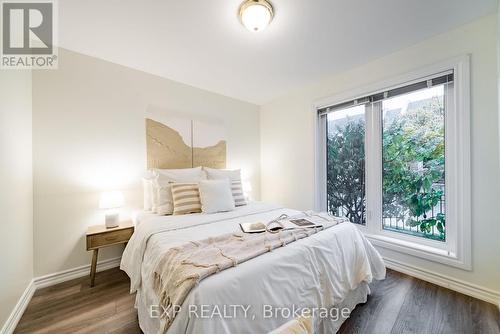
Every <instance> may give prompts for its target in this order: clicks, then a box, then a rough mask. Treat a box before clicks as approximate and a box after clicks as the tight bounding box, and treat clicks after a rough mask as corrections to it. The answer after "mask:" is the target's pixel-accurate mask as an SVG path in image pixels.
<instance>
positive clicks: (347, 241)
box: [121, 202, 385, 333]
mask: <svg viewBox="0 0 500 334" xmlns="http://www.w3.org/2000/svg"><path fill="white" fill-rule="evenodd" d="M282 213H286V214H288V215H290V216H292V215H296V214H300V212H298V211H295V210H291V209H285V208H281V207H278V206H273V205H269V204H264V203H258V202H254V203H251V204H249V205H247V206H244V207H239V208H237V209H236V210H235V211H231V212H227V213H217V214H211V215H207V214H192V215H183V216H168V217H166V216H154V215H143V216H142V217H141V219H140V224H138V226H137V227H136V230H135V233H134V235H133V236H132V238H131V239H130V241H129V243H128V245H127V247H126V248H125V251H124V253H123V257H122V262H121V269H122V270H124V271H125V272H126V273H127V274H128V275H129V276H130V280H131V292H134V291H138V294H137V301H136V306H138V307H139V308H141V307H142V308H143V309H142V310H139V315H140V319H139V320H140V324H141V328H142V329H143V330H144V331H145V332H153V331H155V330H156V328H157V327H156V326H155V323H157V322H159V321H158V319H155V318H154V317H156V316H158V314H159V312H161V309H159V308H158V307H157V305H154V304H156V303H155V301H156V300H157V298H156V296H155V293H154V291H153V289H152V280H153V278H152V277H153V276H152V273H153V270H154V268H155V266H156V265H157V263H158V261H159V260H160V258H161V256H160V255H161V254H163V253H164V252H165V251H166V250H168V249H169V248H171V247H174V246H177V245H180V244H183V243H186V242H189V241H192V240H199V239H205V238H207V237H209V236H215V235H219V234H223V233H229V232H234V231H240V227H239V223H242V222H257V221H262V222H266V221H270V220H271V219H274V218H276V217H278V216H279V215H281V214H282ZM384 277H385V266H384V263H383V261H382V258H381V256H380V255H379V254H378V252H377V251H376V250H375V249H374V248H373V246H372V245H371V244H370V243H369V242H368V241H367V240H366V239H365V238H364V236H363V235H362V234H361V232H359V230H358V229H357V228H356V226H354V225H353V224H351V223H342V224H339V225H337V226H334V227H332V228H329V229H326V230H324V231H321V232H319V233H317V234H314V235H312V236H310V237H308V238H305V239H301V240H298V241H296V242H293V243H291V244H289V245H287V246H285V247H282V248H278V249H275V250H273V251H272V252H270V253H266V254H264V255H261V256H259V257H257V258H254V259H252V260H250V261H247V262H244V263H242V264H239V265H238V266H237V267H234V268H230V269H227V270H224V271H222V272H219V273H217V274H215V275H212V276H210V277H208V278H207V279H205V280H203V281H201V282H200V284H199V285H198V286H197V287H196V288H195V289H193V290H192V291H191V293H190V294H189V295H188V297H187V298H186V300H185V301H184V304H183V306H182V309H181V310H180V313H179V314H178V315H177V317H176V319H175V321H174V322H173V324H172V326H170V328H169V330H168V332H169V333H267V332H269V331H271V330H273V329H275V328H278V327H279V326H280V325H282V324H283V323H285V322H287V321H289V320H291V319H292V318H293V317H294V314H293V313H292V314H288V311H292V312H293V311H294V310H297V309H300V308H310V309H311V308H317V307H325V308H331V307H332V306H336V305H339V304H341V303H342V302H343V301H344V299H345V298H346V296H347V295H348V294H349V293H350V292H351V291H353V290H355V289H356V288H357V287H358V286H359V285H360V284H362V283H369V282H371V281H372V279H373V278H375V279H383V278H384ZM144 308H146V309H144ZM287 310H288V311H287ZM146 313H147V314H149V313H151V314H152V315H153V318H151V319H144V314H146ZM141 314H142V317H141ZM295 315H296V314H295ZM141 318H142V319H141ZM141 320H142V321H141ZM149 320H151V321H149ZM145 322H148V323H145ZM329 322H332V321H331V319H329V318H323V317H319V316H318V317H316V318H315V319H314V327H315V329H316V332H319V333H321V332H324V333H327V332H330V328H333V327H332V326H330V324H329ZM153 328H154V330H153Z"/></svg>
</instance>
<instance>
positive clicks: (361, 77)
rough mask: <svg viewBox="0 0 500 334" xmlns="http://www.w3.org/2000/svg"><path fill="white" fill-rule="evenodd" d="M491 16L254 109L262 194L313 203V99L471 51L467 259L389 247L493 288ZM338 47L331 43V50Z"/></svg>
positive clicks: (497, 194)
mask: <svg viewBox="0 0 500 334" xmlns="http://www.w3.org/2000/svg"><path fill="white" fill-rule="evenodd" d="M496 33H497V16H496V15H491V16H488V17H485V18H482V19H479V20H476V21H474V22H471V23H469V24H467V25H464V26H462V27H460V28H458V29H456V30H453V31H449V32H447V33H445V34H441V35H439V36H436V37H434V38H432V39H429V40H426V41H424V42H422V43H419V44H417V45H414V46H412V47H409V48H406V49H404V50H400V51H398V52H396V53H393V54H390V55H388V56H386V57H383V58H380V59H378V60H375V61H372V62H370V63H367V64H365V65H363V66H360V67H357V68H355V69H352V70H349V71H347V72H344V73H342V74H340V75H336V76H334V77H330V78H325V80H323V81H321V82H318V83H315V84H312V85H309V86H307V87H303V88H302V89H300V90H297V91H295V92H293V93H291V94H289V95H287V96H284V97H282V98H279V99H277V100H275V101H273V102H272V103H269V104H267V105H265V106H263V107H262V108H261V145H262V146H261V154H262V157H261V162H262V169H261V174H262V199H263V200H265V201H276V202H280V203H283V204H285V205H287V206H289V207H294V208H297V209H310V208H313V206H314V191H315V190H314V149H315V148H314V139H315V138H314V122H315V119H316V115H315V113H314V111H313V110H312V106H313V103H314V102H315V101H317V100H318V99H321V98H324V97H328V96H333V95H335V94H338V93H341V92H344V91H349V90H351V89H354V88H358V87H362V86H365V85H369V84H373V83H376V82H378V81H382V80H384V79H387V78H391V77H395V76H398V75H401V74H404V73H407V72H411V71H412V70H416V69H419V68H422V67H425V66H426V65H429V64H433V63H436V62H439V61H441V60H445V59H447V58H452V57H454V56H458V55H463V54H466V53H470V54H471V55H472V66H471V71H472V82H471V86H472V93H471V94H472V95H471V98H472V106H471V108H472V109H471V114H472V119H471V124H472V125H471V126H472V129H471V135H472V139H471V151H472V216H473V220H472V229H473V231H472V244H473V249H472V252H473V254H472V256H473V270H472V271H470V272H468V271H463V270H459V269H455V268H451V267H447V266H443V265H440V264H437V263H434V262H430V261H426V260H424V259H420V258H414V257H411V256H405V255H402V254H398V253H395V252H389V251H385V250H382V251H383V254H384V255H386V256H388V257H390V258H392V259H395V260H399V261H401V262H404V263H408V264H410V265H414V266H418V267H421V268H424V269H427V270H430V271H434V272H436V273H440V274H443V275H449V276H452V277H455V278H457V279H460V280H464V281H467V282H469V283H474V284H477V285H479V286H481V287H485V288H489V289H492V290H494V291H498V292H500V262H499V261H498V254H500V242H499V237H500V219H499V213H498V203H499V202H498V200H499V198H500V180H499V175H500V168H499V143H498V129H499V119H498V100H497V76H496V73H497V58H496V53H497V50H496ZM341 50H342V48H341V46H339V52H342V51H341Z"/></svg>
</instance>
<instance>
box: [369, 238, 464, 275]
mask: <svg viewBox="0 0 500 334" xmlns="http://www.w3.org/2000/svg"><path fill="white" fill-rule="evenodd" d="M362 232H363V234H364V235H365V237H366V238H368V240H370V241H371V243H372V244H373V245H374V246H378V247H382V248H385V249H389V250H392V251H395V252H398V253H402V254H408V255H412V256H416V257H419V258H422V259H425V260H428V261H433V262H438V263H442V264H445V265H448V266H452V267H457V268H460V269H463V270H472V267H471V265H470V263H467V262H465V261H464V259H462V258H460V257H459V256H457V254H455V253H452V252H449V251H447V250H444V249H440V248H436V247H432V246H428V245H421V244H418V243H416V242H411V241H407V240H401V239H398V238H394V237H389V236H385V235H378V234H370V233H367V232H366V231H362Z"/></svg>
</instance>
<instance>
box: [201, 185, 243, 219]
mask: <svg viewBox="0 0 500 334" xmlns="http://www.w3.org/2000/svg"><path fill="white" fill-rule="evenodd" d="M198 185H199V190H200V201H201V211H202V212H203V213H215V212H224V211H232V210H234V208H235V206H234V198H233V194H232V192H231V184H230V182H229V180H227V179H225V180H204V181H200V182H199V183H198Z"/></svg>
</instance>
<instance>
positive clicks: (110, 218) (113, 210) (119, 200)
mask: <svg viewBox="0 0 500 334" xmlns="http://www.w3.org/2000/svg"><path fill="white" fill-rule="evenodd" d="M123 203H124V200H123V194H122V193H121V192H120V191H106V192H103V193H102V194H101V199H100V200H99V208H100V209H104V210H105V212H104V216H105V225H106V228H112V227H117V226H118V225H119V223H120V212H119V211H118V208H120V207H122V206H123Z"/></svg>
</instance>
